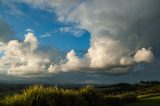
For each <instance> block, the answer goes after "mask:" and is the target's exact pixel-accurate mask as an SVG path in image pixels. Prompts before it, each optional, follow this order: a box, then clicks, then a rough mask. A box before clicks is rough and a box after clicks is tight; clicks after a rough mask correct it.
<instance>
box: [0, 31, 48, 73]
mask: <svg viewBox="0 0 160 106" xmlns="http://www.w3.org/2000/svg"><path fill="white" fill-rule="evenodd" d="M37 48H38V40H37V38H36V37H35V35H34V34H33V33H30V32H29V33H28V34H26V36H25V39H24V41H23V42H19V41H18V40H11V41H9V42H8V44H6V45H3V46H1V51H2V52H3V55H1V56H0V67H1V72H2V71H3V72H5V71H6V70H7V73H8V74H12V75H22V74H30V73H42V72H45V71H46V68H47V67H46V65H47V64H48V63H49V62H50V60H49V59H48V58H45V57H43V56H41V55H38V54H37V53H36V52H35V51H36V50H37Z"/></svg>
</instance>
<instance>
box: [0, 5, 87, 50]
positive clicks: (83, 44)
mask: <svg viewBox="0 0 160 106" xmlns="http://www.w3.org/2000/svg"><path fill="white" fill-rule="evenodd" d="M13 6H16V7H15V8H14V9H15V10H12V8H11V7H10V6H8V5H1V6H0V15H1V17H2V18H3V19H4V20H5V21H6V22H7V23H8V24H9V25H10V26H11V28H12V30H13V31H14V33H13V35H14V36H16V37H17V38H18V39H20V40H22V39H24V34H26V33H27V31H26V30H27V29H31V30H32V31H33V32H34V33H35V35H36V36H37V38H38V39H39V42H40V44H41V45H43V46H49V47H53V48H57V49H59V50H61V51H66V50H67V51H68V50H70V49H76V50H83V49H88V47H89V39H90V34H89V32H87V31H86V30H84V29H80V28H77V29H76V30H75V31H79V32H81V34H80V35H76V34H74V32H65V31H61V30H60V29H62V28H70V27H71V28H72V27H73V28H74V26H76V25H75V24H74V23H62V22H59V21H58V20H57V15H56V14H55V13H54V12H53V11H49V10H44V9H38V8H35V7H33V6H30V5H28V4H25V3H14V5H13ZM16 11H17V12H16ZM73 30H74V29H73ZM44 35H48V36H45V37H41V36H44Z"/></svg>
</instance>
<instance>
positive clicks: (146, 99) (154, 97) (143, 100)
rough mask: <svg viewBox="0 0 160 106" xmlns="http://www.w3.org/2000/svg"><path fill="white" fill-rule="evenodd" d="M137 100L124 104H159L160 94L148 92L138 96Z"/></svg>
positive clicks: (158, 105)
mask: <svg viewBox="0 0 160 106" xmlns="http://www.w3.org/2000/svg"><path fill="white" fill-rule="evenodd" d="M138 99H139V101H138V102H136V103H132V104H128V105H126V106H160V94H159V93H158V94H148V95H141V96H139V97H138Z"/></svg>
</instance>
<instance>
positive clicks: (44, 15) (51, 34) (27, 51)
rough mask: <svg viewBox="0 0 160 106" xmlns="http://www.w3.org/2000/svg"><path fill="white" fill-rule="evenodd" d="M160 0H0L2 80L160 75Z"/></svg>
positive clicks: (124, 79) (106, 80)
mask: <svg viewBox="0 0 160 106" xmlns="http://www.w3.org/2000/svg"><path fill="white" fill-rule="evenodd" d="M159 5H160V1H159V0H67V1H66V0H0V76H1V78H0V82H17V83H18V82H40V83H41V82H42V83H65V84H67V83H78V84H81V83H96V84H110V83H119V82H130V83H133V82H138V81H140V80H160V71H159V69H160V55H159V53H160V48H159V45H160V42H159V39H160V30H159V28H160V8H159Z"/></svg>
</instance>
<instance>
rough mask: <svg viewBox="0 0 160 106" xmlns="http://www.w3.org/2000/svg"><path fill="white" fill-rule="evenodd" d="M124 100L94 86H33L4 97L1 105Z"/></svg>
mask: <svg viewBox="0 0 160 106" xmlns="http://www.w3.org/2000/svg"><path fill="white" fill-rule="evenodd" d="M125 100H126V99H125ZM109 101H112V102H109ZM122 101H123V100H122V98H113V97H112V98H106V97H104V95H101V94H99V93H97V92H96V90H95V89H94V87H92V86H86V87H83V88H81V89H79V90H73V89H63V88H57V87H46V88H45V87H43V86H32V87H29V88H28V89H26V90H24V91H23V92H22V93H21V94H15V95H13V96H6V97H4V98H3V99H2V100H1V101H0V106H117V104H119V105H120V104H121V103H123V102H122ZM115 103H116V104H115ZM119 105H118V106H119Z"/></svg>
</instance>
